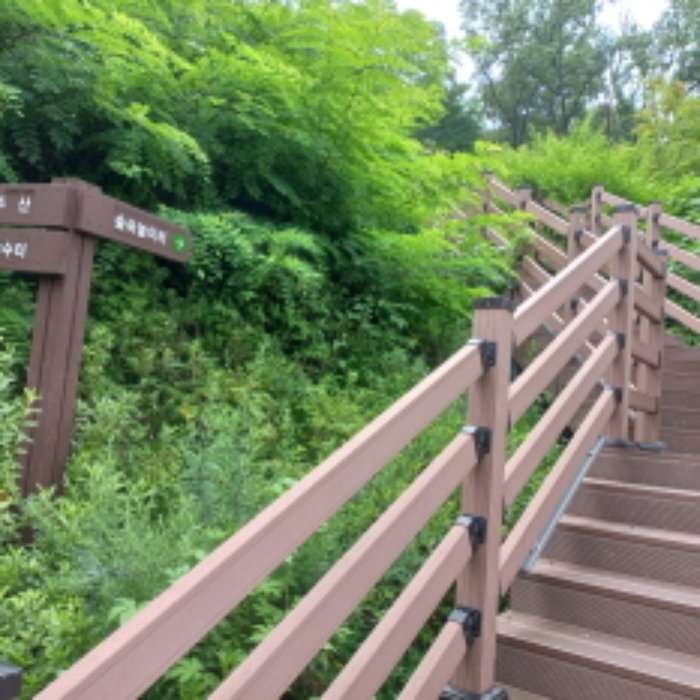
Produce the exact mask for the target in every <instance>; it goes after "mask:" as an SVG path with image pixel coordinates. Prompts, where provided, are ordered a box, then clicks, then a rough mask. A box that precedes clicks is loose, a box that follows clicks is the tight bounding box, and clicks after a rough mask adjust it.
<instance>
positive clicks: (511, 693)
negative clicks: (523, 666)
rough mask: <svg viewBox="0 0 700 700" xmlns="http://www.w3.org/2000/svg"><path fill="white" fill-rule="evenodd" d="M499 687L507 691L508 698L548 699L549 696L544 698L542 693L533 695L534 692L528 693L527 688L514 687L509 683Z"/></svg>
mask: <svg viewBox="0 0 700 700" xmlns="http://www.w3.org/2000/svg"><path fill="white" fill-rule="evenodd" d="M501 687H503V688H504V689H505V690H507V691H508V700H549V698H546V697H545V696H544V695H535V694H534V693H528V692H527V690H521V689H520V688H514V687H513V686H510V685H506V686H501Z"/></svg>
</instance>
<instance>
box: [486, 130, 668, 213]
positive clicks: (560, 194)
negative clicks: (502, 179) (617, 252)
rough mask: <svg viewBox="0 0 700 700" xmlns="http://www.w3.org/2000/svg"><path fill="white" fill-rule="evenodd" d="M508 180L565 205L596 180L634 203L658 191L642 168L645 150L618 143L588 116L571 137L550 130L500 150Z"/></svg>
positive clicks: (585, 193)
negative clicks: (529, 140) (530, 186)
mask: <svg viewBox="0 0 700 700" xmlns="http://www.w3.org/2000/svg"><path fill="white" fill-rule="evenodd" d="M499 160H500V162H501V164H502V165H503V167H504V169H505V171H506V173H507V178H508V180H509V182H512V183H523V182H525V183H528V184H530V185H532V186H533V187H534V188H535V189H536V190H537V192H538V194H540V195H543V196H545V197H548V198H550V199H553V200H554V201H557V202H560V203H562V204H564V205H571V204H574V203H576V202H581V201H584V200H585V199H587V198H588V197H589V196H590V193H591V189H592V188H593V187H594V186H595V185H598V184H603V185H604V186H605V188H606V189H607V190H608V191H610V192H614V193H615V194H617V195H619V196H622V197H628V198H629V199H631V200H632V201H635V202H648V201H649V200H651V199H653V198H657V197H658V196H659V190H658V184H657V183H656V182H654V181H650V179H649V178H648V177H647V175H646V173H645V172H644V171H643V170H642V166H643V163H644V154H643V152H641V151H640V150H639V149H638V148H635V147H634V146H632V145H627V144H617V145H614V144H613V143H612V142H611V141H610V139H609V138H608V137H607V136H606V135H605V134H603V132H602V131H601V130H599V129H597V128H595V127H594V126H592V124H591V123H590V121H585V122H583V123H582V124H580V125H579V126H578V127H576V128H575V129H574V130H573V131H572V133H571V134H570V135H569V136H557V135H555V134H553V133H551V132H549V133H546V134H542V135H538V136H536V137H535V138H534V139H533V141H532V143H531V144H529V145H526V146H521V147H520V148H518V149H507V148H504V149H503V150H502V151H501V153H500V159H499Z"/></svg>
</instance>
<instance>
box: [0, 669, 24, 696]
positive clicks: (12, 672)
mask: <svg viewBox="0 0 700 700" xmlns="http://www.w3.org/2000/svg"><path fill="white" fill-rule="evenodd" d="M21 690H22V669H21V668H19V667H17V666H13V665H12V664H9V663H7V662H6V661H0V698H16V697H19V694H20V692H21Z"/></svg>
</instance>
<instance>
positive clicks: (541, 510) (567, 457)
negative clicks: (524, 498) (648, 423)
mask: <svg viewBox="0 0 700 700" xmlns="http://www.w3.org/2000/svg"><path fill="white" fill-rule="evenodd" d="M614 408H615V397H614V394H613V392H612V391H604V392H603V394H602V395H601V396H600V397H599V398H598V400H597V401H596V402H595V404H594V405H593V408H592V409H591V410H590V412H589V413H588V415H587V416H586V418H585V419H584V421H583V423H582V424H581V426H580V427H579V429H578V430H577V431H576V434H575V435H574V437H573V438H572V439H571V442H569V444H568V445H567V447H566V449H565V450H564V452H563V453H562V455H561V456H560V457H559V459H558V460H557V462H556V464H555V465H554V467H553V468H552V470H551V472H550V473H549V475H548V476H547V478H546V479H545V481H544V483H543V484H542V486H541V487H540V488H539V490H538V491H537V493H536V494H535V495H534V497H533V499H532V501H531V502H530V504H529V505H528V507H527V508H526V510H525V512H524V513H523V514H522V516H521V517H520V520H518V522H517V523H516V524H515V527H514V528H513V529H512V530H511V532H510V535H508V538H507V539H506V541H505V542H504V543H503V545H502V546H501V592H502V593H505V592H506V591H507V590H508V589H509V588H510V586H511V585H512V583H513V581H514V579H515V577H516V575H517V573H518V571H519V570H520V567H521V566H522V564H523V562H524V561H525V559H526V557H527V555H528V553H529V552H530V550H531V549H532V548H533V547H534V545H535V543H536V542H537V538H538V537H539V535H540V533H541V532H543V531H544V528H545V526H546V525H547V522H548V521H549V519H550V518H551V517H552V515H553V514H554V512H555V509H556V507H557V505H558V504H559V502H560V501H561V500H562V498H563V497H564V495H565V494H566V491H567V489H568V487H569V485H570V484H571V482H572V479H573V478H574V476H575V474H576V472H577V471H578V469H579V468H580V467H581V465H582V463H583V460H584V458H585V456H586V452H588V450H590V449H591V447H592V446H593V444H594V443H595V441H596V440H597V439H598V438H599V437H600V436H601V435H602V434H603V431H604V430H605V427H606V425H607V423H608V420H609V419H610V416H611V415H612V413H613V410H614Z"/></svg>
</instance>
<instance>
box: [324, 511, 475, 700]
mask: <svg viewBox="0 0 700 700" xmlns="http://www.w3.org/2000/svg"><path fill="white" fill-rule="evenodd" d="M471 553H472V544H471V540H470V534H469V530H468V529H467V528H465V527H464V526H463V525H459V524H457V525H453V527H452V529H451V530H450V532H449V533H448V535H447V537H445V539H444V540H442V542H441V543H440V544H439V545H438V547H437V548H436V549H435V551H434V552H433V553H432V554H431V556H430V557H429V558H428V559H427V560H426V562H425V564H424V565H423V566H422V567H421V569H420V571H419V572H418V573H417V574H416V576H415V577H414V578H413V580H412V581H411V583H410V584H409V585H408V586H407V587H406V588H405V589H404V591H403V592H402V593H401V595H400V596H399V597H398V598H397V600H396V602H395V603H394V604H393V605H392V606H391V608H390V609H389V610H388V611H387V613H386V614H385V615H384V617H383V618H382V619H381V621H380V622H379V624H378V625H377V626H376V627H375V628H374V630H372V632H371V634H370V635H369V636H368V637H367V639H365V641H364V643H363V644H362V646H361V647H360V648H359V649H358V650H357V651H356V652H355V655H354V656H353V657H352V659H350V661H349V662H348V663H347V664H346V665H345V667H344V668H343V670H342V671H341V672H340V674H339V675H338V676H337V677H336V679H335V680H334V681H333V683H332V684H331V685H330V686H329V688H328V690H326V692H325V693H324V694H323V696H322V700H356V699H357V698H371V697H374V695H375V694H376V692H377V691H378V690H379V688H380V687H381V685H382V684H383V683H384V681H385V680H386V678H387V676H388V675H389V673H390V672H391V671H392V669H393V668H394V666H395V665H396V664H397V663H398V662H399V661H400V659H401V657H402V656H403V655H404V653H405V651H406V649H407V648H408V646H409V645H410V644H411V643H412V641H413V640H414V639H415V637H416V636H417V635H418V633H419V632H420V630H421V629H422V627H423V625H424V624H425V621H426V620H427V619H428V617H429V616H430V615H431V614H432V613H433V612H434V610H435V608H436V607H437V605H438V604H439V602H440V600H441V599H442V597H443V596H444V595H445V593H446V592H447V589H448V588H449V587H450V586H451V585H452V584H453V583H454V581H455V579H456V578H457V574H458V573H459V571H460V569H461V568H462V567H463V566H464V565H465V563H467V562H466V561H465V558H468V559H471Z"/></svg>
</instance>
